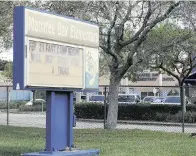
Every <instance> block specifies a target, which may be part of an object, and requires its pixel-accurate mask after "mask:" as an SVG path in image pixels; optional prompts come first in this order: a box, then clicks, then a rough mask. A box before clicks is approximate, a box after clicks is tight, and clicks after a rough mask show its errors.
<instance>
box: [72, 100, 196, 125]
mask: <svg viewBox="0 0 196 156" xmlns="http://www.w3.org/2000/svg"><path fill="white" fill-rule="evenodd" d="M106 109H107V108H106ZM75 115H76V116H77V118H84V119H103V118H104V105H103V104H102V103H79V104H75ZM118 120H151V121H167V122H181V121H182V113H181V106H179V105H150V104H136V105H126V104H121V105H119V106H118ZM185 122H196V106H195V105H188V106H187V113H186V114H185Z"/></svg>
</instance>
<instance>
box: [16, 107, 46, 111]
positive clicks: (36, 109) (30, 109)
mask: <svg viewBox="0 0 196 156" xmlns="http://www.w3.org/2000/svg"><path fill="white" fill-rule="evenodd" d="M19 111H22V112H24V111H26V112H33V111H42V105H33V106H26V105H21V106H20V107H19ZM43 111H46V105H43Z"/></svg>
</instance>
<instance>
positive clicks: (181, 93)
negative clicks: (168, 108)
mask: <svg viewBox="0 0 196 156" xmlns="http://www.w3.org/2000/svg"><path fill="white" fill-rule="evenodd" d="M180 99H181V107H182V133H184V116H185V106H184V104H185V103H184V88H183V86H180Z"/></svg>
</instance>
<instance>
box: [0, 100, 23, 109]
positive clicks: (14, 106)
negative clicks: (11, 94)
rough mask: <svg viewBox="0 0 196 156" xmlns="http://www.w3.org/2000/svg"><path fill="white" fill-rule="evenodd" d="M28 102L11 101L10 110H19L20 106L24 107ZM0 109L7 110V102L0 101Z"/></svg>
mask: <svg viewBox="0 0 196 156" xmlns="http://www.w3.org/2000/svg"><path fill="white" fill-rule="evenodd" d="M25 103H26V101H10V102H9V108H10V109H18V108H19V107H20V106H22V105H24V104H25ZM0 109H7V101H0Z"/></svg>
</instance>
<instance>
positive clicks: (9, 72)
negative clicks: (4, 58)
mask: <svg viewBox="0 0 196 156" xmlns="http://www.w3.org/2000/svg"><path fill="white" fill-rule="evenodd" d="M2 74H3V76H5V77H6V78H7V79H9V80H12V79H13V63H12V62H7V63H6V64H5V69H4V71H3V73H2Z"/></svg>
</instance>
